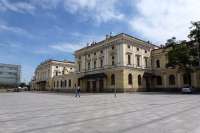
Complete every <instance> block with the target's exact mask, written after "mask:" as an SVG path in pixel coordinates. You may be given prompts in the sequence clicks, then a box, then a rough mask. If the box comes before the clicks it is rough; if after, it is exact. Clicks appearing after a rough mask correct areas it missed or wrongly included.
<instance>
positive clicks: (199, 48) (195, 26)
mask: <svg viewBox="0 0 200 133" xmlns="http://www.w3.org/2000/svg"><path fill="white" fill-rule="evenodd" d="M191 23H192V27H190V29H191V31H190V34H189V35H188V37H189V38H190V45H191V46H192V51H191V52H192V53H191V54H193V57H194V59H195V63H197V64H198V65H199V66H200V21H197V22H191Z"/></svg>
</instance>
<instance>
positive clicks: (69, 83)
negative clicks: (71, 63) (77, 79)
mask: <svg viewBox="0 0 200 133" xmlns="http://www.w3.org/2000/svg"><path fill="white" fill-rule="evenodd" d="M68 84H69V87H71V79H69V82H68Z"/></svg>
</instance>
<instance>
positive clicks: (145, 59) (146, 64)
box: [144, 57, 148, 68]
mask: <svg viewBox="0 0 200 133" xmlns="http://www.w3.org/2000/svg"><path fill="white" fill-rule="evenodd" d="M144 61H145V67H146V68H147V67H148V58H147V57H145V58H144Z"/></svg>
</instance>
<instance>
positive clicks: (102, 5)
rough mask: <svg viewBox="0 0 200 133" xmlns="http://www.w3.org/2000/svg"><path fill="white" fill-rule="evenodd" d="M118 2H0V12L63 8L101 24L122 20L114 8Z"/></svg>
mask: <svg viewBox="0 0 200 133" xmlns="http://www.w3.org/2000/svg"><path fill="white" fill-rule="evenodd" d="M118 2H120V0H106V1H105V0H30V1H25V2H24V1H23V2H13V1H12V2H11V0H0V11H5V10H9V11H14V12H19V13H34V11H36V9H38V8H42V9H45V10H51V9H56V8H60V7H63V8H64V9H65V11H67V12H70V13H72V14H79V15H82V16H83V17H86V18H90V19H92V20H93V21H96V22H98V23H101V22H107V21H110V20H122V19H123V18H124V14H122V13H120V12H119V11H118V9H117V8H116V4H117V3H118Z"/></svg>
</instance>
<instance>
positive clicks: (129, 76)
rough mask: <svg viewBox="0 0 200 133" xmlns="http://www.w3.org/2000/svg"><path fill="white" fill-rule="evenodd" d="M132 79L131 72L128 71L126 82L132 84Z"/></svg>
mask: <svg viewBox="0 0 200 133" xmlns="http://www.w3.org/2000/svg"><path fill="white" fill-rule="evenodd" d="M132 80H133V79H132V74H130V73H129V75H128V84H129V85H132V84H133V81H132Z"/></svg>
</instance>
